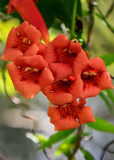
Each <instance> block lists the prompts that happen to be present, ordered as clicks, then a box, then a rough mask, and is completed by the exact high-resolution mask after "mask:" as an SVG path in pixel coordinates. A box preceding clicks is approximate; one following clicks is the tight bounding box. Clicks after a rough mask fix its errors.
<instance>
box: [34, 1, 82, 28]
mask: <svg viewBox="0 0 114 160" xmlns="http://www.w3.org/2000/svg"><path fill="white" fill-rule="evenodd" d="M44 4H45V5H44ZM73 4H74V0H70V1H69V0H55V1H53V0H49V1H47V0H43V1H39V2H38V4H37V6H38V8H39V10H40V11H41V13H42V15H43V17H44V20H45V22H46V25H47V27H48V28H50V27H52V26H54V27H56V28H57V29H58V26H60V24H61V23H64V24H65V26H66V27H68V28H69V29H70V28H71V23H72V13H73ZM45 13H48V14H45ZM77 16H78V17H79V18H82V6H81V1H80V0H78V10H77ZM54 23H58V24H59V25H54Z"/></svg>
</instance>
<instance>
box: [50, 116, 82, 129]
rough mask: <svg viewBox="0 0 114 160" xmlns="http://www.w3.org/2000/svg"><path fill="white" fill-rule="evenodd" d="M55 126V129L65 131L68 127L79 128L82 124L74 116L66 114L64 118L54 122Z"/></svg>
mask: <svg viewBox="0 0 114 160" xmlns="http://www.w3.org/2000/svg"><path fill="white" fill-rule="evenodd" d="M53 124H54V126H55V128H54V130H55V131H63V130H68V129H73V128H77V127H79V126H80V124H79V123H78V122H77V121H76V119H75V118H74V117H71V116H66V117H63V119H62V118H61V119H58V120H56V121H54V122H53Z"/></svg>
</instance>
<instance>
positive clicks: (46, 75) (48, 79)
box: [38, 68, 54, 87]
mask: <svg viewBox="0 0 114 160" xmlns="http://www.w3.org/2000/svg"><path fill="white" fill-rule="evenodd" d="M53 82H54V77H53V75H52V72H51V71H50V69H49V68H44V69H43V70H42V72H41V75H40V77H39V81H38V83H39V85H40V86H41V87H46V86H47V85H49V84H52V83H53Z"/></svg>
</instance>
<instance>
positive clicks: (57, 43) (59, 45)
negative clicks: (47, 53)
mask: <svg viewBox="0 0 114 160" xmlns="http://www.w3.org/2000/svg"><path fill="white" fill-rule="evenodd" d="M68 43H69V39H68V38H67V36H66V35H64V34H59V35H58V36H57V37H56V38H55V39H54V40H53V41H52V42H51V45H52V46H53V47H54V48H55V49H63V48H65V47H67V46H68Z"/></svg>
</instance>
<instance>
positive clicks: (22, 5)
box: [7, 0, 50, 44]
mask: <svg viewBox="0 0 114 160" xmlns="http://www.w3.org/2000/svg"><path fill="white" fill-rule="evenodd" d="M14 10H17V11H18V13H19V14H20V16H21V17H22V18H23V19H24V20H25V21H28V22H29V23H30V24H32V25H34V26H35V27H36V28H37V29H38V30H39V31H40V32H41V33H42V39H43V40H44V42H45V43H47V44H48V43H49V42H50V38H49V34H48V29H47V27H46V24H45V22H44V19H43V17H42V15H41V13H40V11H39V10H38V8H37V7H36V5H35V3H34V0H10V2H9V4H8V8H7V11H8V13H9V14H10V13H12V12H13V11H14Z"/></svg>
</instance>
